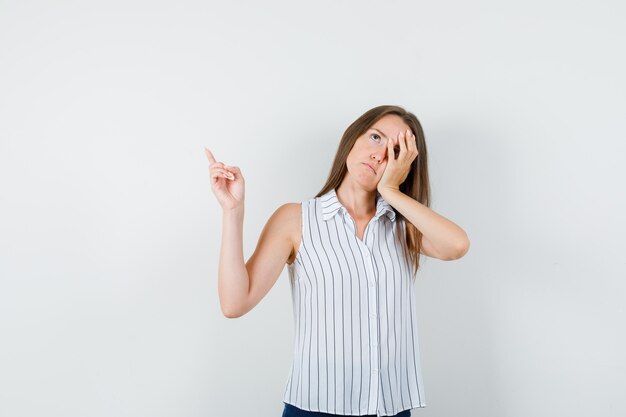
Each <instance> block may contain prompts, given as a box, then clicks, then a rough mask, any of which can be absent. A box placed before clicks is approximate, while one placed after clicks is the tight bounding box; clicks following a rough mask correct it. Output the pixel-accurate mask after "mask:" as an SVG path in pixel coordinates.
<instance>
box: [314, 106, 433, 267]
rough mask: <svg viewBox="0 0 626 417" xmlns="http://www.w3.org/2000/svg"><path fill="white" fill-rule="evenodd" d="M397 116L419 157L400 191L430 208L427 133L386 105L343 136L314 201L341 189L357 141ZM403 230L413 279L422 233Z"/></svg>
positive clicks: (399, 109)
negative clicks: (386, 118) (387, 118)
mask: <svg viewBox="0 0 626 417" xmlns="http://www.w3.org/2000/svg"><path fill="white" fill-rule="evenodd" d="M388 114H395V115H397V116H400V117H401V118H402V120H403V121H404V122H405V123H406V124H407V125H408V126H409V127H410V128H411V130H412V131H413V134H414V135H415V141H416V144H417V151H418V153H419V154H418V155H417V157H416V158H415V160H414V161H413V163H412V164H411V170H410V171H409V174H408V175H407V177H406V179H405V180H404V182H403V183H402V184H400V191H402V192H403V193H404V194H406V195H408V196H409V197H411V198H413V199H415V200H417V201H419V202H420V203H422V204H423V205H425V206H426V207H430V182H429V180H428V153H427V151H426V140H425V139H424V131H423V130H422V125H421V124H420V122H419V120H418V119H417V117H416V116H415V115H414V114H413V113H410V112H408V111H406V110H405V109H403V108H402V107H400V106H392V105H384V106H378V107H374V108H373V109H370V110H368V111H366V112H365V113H363V115H361V116H360V117H359V118H358V119H356V120H355V121H354V122H352V124H351V125H350V126H348V128H347V129H346V131H345V132H344V133H343V136H342V137H341V141H340V142H339V147H338V148H337V153H336V154H335V161H334V162H333V166H332V167H331V169H330V174H329V175H328V179H327V180H326V184H324V186H323V187H322V190H321V191H320V192H319V193H317V195H316V196H315V197H320V196H322V195H324V194H326V193H327V192H329V191H330V190H332V189H335V188H337V187H339V185H340V184H341V182H342V181H343V178H344V177H345V175H346V173H347V172H348V167H347V166H346V160H347V159H348V154H349V153H350V151H351V150H352V147H353V146H354V143H355V142H356V141H357V139H358V138H359V137H360V136H361V135H363V134H364V133H365V132H366V131H367V130H368V129H369V128H370V127H372V126H373V125H374V123H376V122H377V121H378V120H379V119H381V118H382V117H384V116H386V115H388ZM394 211H395V213H396V227H397V228H398V229H397V230H400V229H399V227H400V222H399V221H397V220H399V219H403V218H404V216H402V215H401V214H400V213H399V212H398V211H397V210H396V209H394ZM404 223H405V230H404V232H405V233H404V237H405V239H404V244H403V248H404V252H405V254H407V253H408V258H409V260H410V262H411V264H412V265H413V278H414V279H415V276H416V274H417V270H418V269H419V264H420V249H421V247H422V232H420V231H419V230H418V229H417V228H416V227H415V226H413V224H411V223H410V222H408V221H405V222H404Z"/></svg>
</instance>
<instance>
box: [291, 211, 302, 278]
mask: <svg viewBox="0 0 626 417" xmlns="http://www.w3.org/2000/svg"><path fill="white" fill-rule="evenodd" d="M303 210H304V203H303V202H300V243H299V244H298V248H297V249H296V256H294V258H293V262H292V263H290V264H287V266H289V267H293V266H295V265H296V260H298V258H299V257H300V249H301V248H302V240H303V239H304V212H303Z"/></svg>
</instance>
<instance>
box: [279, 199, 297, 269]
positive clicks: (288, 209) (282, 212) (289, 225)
mask: <svg viewBox="0 0 626 417" xmlns="http://www.w3.org/2000/svg"><path fill="white" fill-rule="evenodd" d="M276 216H277V217H278V220H279V221H280V222H281V223H283V225H284V227H285V228H286V230H287V233H288V234H289V240H290V241H291V245H292V249H291V254H290V255H289V258H288V259H287V263H288V264H290V265H291V264H292V263H293V261H294V260H295V258H296V255H297V253H298V249H299V248H300V241H301V240H302V205H301V204H300V203H285V204H283V205H282V206H280V207H278V209H276Z"/></svg>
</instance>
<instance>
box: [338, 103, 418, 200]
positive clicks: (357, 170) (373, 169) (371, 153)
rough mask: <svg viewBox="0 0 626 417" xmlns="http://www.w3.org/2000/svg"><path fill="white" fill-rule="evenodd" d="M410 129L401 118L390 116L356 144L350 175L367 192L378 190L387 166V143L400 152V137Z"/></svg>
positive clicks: (379, 122)
mask: <svg viewBox="0 0 626 417" xmlns="http://www.w3.org/2000/svg"><path fill="white" fill-rule="evenodd" d="M406 129H410V128H409V125H407V124H406V123H405V122H404V121H403V120H402V118H400V116H397V115H395V114H388V115H386V116H384V117H382V118H381V119H380V120H378V121H377V122H376V123H374V124H373V125H372V126H371V127H370V128H369V129H368V130H367V131H366V132H365V133H364V134H363V135H361V136H359V138H358V139H357V140H356V142H355V143H354V146H353V147H352V150H350V153H349V154H348V158H347V160H346V165H347V167H348V175H350V176H351V177H352V179H353V180H354V181H356V182H358V183H359V184H361V185H362V186H363V188H365V189H366V190H369V191H373V190H375V189H376V186H377V185H378V182H379V181H380V179H381V178H382V176H383V173H384V172H385V167H386V166H387V141H389V140H391V141H392V142H393V145H394V150H395V151H396V153H397V152H399V150H400V145H399V143H398V135H399V134H400V132H403V131H406Z"/></svg>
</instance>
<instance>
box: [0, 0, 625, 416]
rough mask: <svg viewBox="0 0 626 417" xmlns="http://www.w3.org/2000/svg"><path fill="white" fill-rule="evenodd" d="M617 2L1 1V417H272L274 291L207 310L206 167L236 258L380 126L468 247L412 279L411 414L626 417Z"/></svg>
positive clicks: (284, 358)
mask: <svg viewBox="0 0 626 417" xmlns="http://www.w3.org/2000/svg"><path fill="white" fill-rule="evenodd" d="M625 20H626V13H625V6H624V5H623V3H622V2H620V1H617V0H615V1H607V0H605V1H596V2H591V1H587V2H583V1H564V0H563V1H555V0H551V1H545V0H542V1H538V0H532V1H517V2H510V1H508V2H503V1H485V0H479V1H472V2H466V1H460V0H457V1H437V2H434V1H433V2H410V1H387V2H384V1H378V2H372V1H368V2H364V1H317V2H293V1H282V2H278V1H264V2H253V1H246V2H230V3H227V2H222V1H220V2H217V1H213V2H207V1H184V0H183V1H176V2H174V1H170V2H165V1H137V0H124V1H119V0H115V1H91V2H86V1H59V0H56V1H49V2H46V1H7V0H0V415H1V416H3V417H21V416H33V417H34V416H47V417H53V416H59V417H61V416H62V417H85V416H98V417H99V416H111V417H113V416H115V417H123V416H128V417H140V416H141V417H143V416H146V417H160V416H176V417H181V416H185V417H186V416H220V417H229V416H245V415H254V416H267V417H272V416H276V417H277V416H280V414H281V413H282V408H283V403H282V396H283V393H284V389H285V385H286V382H287V376H288V371H289V367H290V363H291V360H292V354H293V337H294V335H293V316H292V314H293V312H292V307H291V298H290V294H289V282H288V280H287V273H286V270H285V271H284V272H283V275H281V278H280V279H279V281H278V282H277V284H276V285H275V287H274V288H273V289H272V290H271V291H270V293H269V294H268V295H267V296H266V298H264V299H263V300H262V301H261V303H260V304H259V305H258V306H257V307H256V308H255V309H254V310H252V311H251V312H250V313H249V314H247V315H246V316H243V317H242V318H239V319H227V318H225V317H223V316H222V314H221V311H220V307H219V300H218V296H217V261H218V256H219V244H220V233H221V209H220V207H219V205H218V203H217V201H216V199H215V198H214V196H213V194H212V193H211V190H210V184H209V177H208V162H207V160H206V157H205V155H204V152H203V147H204V146H207V147H208V148H209V149H211V150H212V151H213V153H214V154H215V156H216V158H217V159H218V160H221V161H223V162H225V163H227V164H230V165H236V166H239V167H240V168H241V169H242V172H243V175H244V177H245V180H246V216H245V225H244V254H245V257H246V259H247V258H248V257H249V256H250V255H251V254H252V251H253V249H254V247H255V245H256V243H257V239H258V236H259V233H260V231H261V229H262V227H263V225H264V224H265V222H266V221H267V219H268V218H269V216H270V215H271V214H272V212H273V211H274V210H275V209H276V208H277V207H278V206H280V205H281V204H284V203H286V202H297V201H301V200H304V199H308V198H312V197H313V196H314V195H315V194H316V193H317V192H318V191H319V190H320V189H321V187H322V185H323V184H324V181H325V179H326V176H327V175H328V172H329V169H330V165H331V162H332V159H333V157H334V154H335V151H336V149H337V145H338V143H339V139H340V137H341V135H342V133H343V131H344V130H345V128H346V127H347V126H348V125H349V124H350V123H351V122H352V121H353V120H354V119H356V118H357V117H358V116H359V115H361V114H362V113H363V112H365V111H366V110H367V109H369V108H371V107H374V106H378V105H381V104H398V105H401V106H403V107H405V108H406V109H407V110H409V111H412V112H414V113H415V114H416V115H417V116H418V118H419V119H420V121H421V123H422V125H423V127H424V131H425V134H426V139H427V144H428V152H429V162H430V174H431V186H432V190H433V202H432V208H433V209H434V210H435V211H437V212H438V213H440V214H442V215H444V216H446V217H447V218H449V219H450V220H452V221H454V222H455V223H457V224H459V225H460V226H461V227H462V228H463V229H464V230H465V231H466V232H467V233H468V236H469V237H470V241H471V248H470V251H469V252H468V253H467V255H466V256H465V257H464V258H462V259H460V260H457V261H453V262H443V261H439V260H437V259H427V260H426V262H424V264H423V266H422V269H421V272H420V275H419V276H418V281H417V291H418V301H419V309H418V314H419V317H418V321H419V327H420V341H421V349H422V362H423V371H424V378H425V383H426V396H427V398H426V399H427V403H428V407H427V408H425V409H416V410H413V412H412V414H413V415H414V416H415V415H419V416H423V417H435V416H436V417H439V416H441V417H443V416H446V417H447V416H464V417H474V416H476V417H518V416H519V417H526V416H546V417H548V416H550V417H552V416H568V417H577V416H624V415H626V405H625V404H624V401H623V394H624V392H626V360H625V356H624V352H625V351H626V336H625V329H626V320H625V311H624V305H625V302H626V283H625V278H626V262H625V261H624V258H625V257H624V250H625V245H624V236H625V232H626V230H625V229H626V227H625V221H624V218H623V215H624V213H625V212H626V198H625V193H624V178H625V177H626V175H625V174H626V172H625V168H624V162H625V157H624V155H625V154H626V140H625V139H626V137H625V132H626V128H625V127H624V116H625V114H626V111H625V110H626V106H625V104H626V94H625V93H626V81H625V78H624V74H625V73H626V59H625V58H624V53H623V50H624V44H625V43H626V42H625V41H626V29H625V27H626V26H624V21H625Z"/></svg>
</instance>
